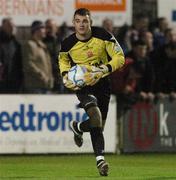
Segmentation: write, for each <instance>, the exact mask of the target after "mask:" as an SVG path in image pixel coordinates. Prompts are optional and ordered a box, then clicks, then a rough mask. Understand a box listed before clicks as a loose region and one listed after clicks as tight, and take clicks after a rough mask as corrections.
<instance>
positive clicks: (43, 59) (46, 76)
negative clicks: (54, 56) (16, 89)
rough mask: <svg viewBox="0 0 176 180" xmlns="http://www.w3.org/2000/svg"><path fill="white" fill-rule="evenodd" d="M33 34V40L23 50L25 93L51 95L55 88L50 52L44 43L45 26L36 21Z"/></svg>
mask: <svg viewBox="0 0 176 180" xmlns="http://www.w3.org/2000/svg"><path fill="white" fill-rule="evenodd" d="M31 34H32V38H31V40H29V41H27V42H26V43H25V44H24V49H23V70H24V92H25V93H49V92H51V90H52V88H53V74H52V63H51V58H50V54H49V51H48V49H47V47H46V45H45V44H44V43H43V42H42V40H43V38H44V37H45V26H44V24H43V23H42V22H41V21H34V22H33V23H32V26H31Z"/></svg>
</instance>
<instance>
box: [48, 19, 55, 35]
mask: <svg viewBox="0 0 176 180" xmlns="http://www.w3.org/2000/svg"><path fill="white" fill-rule="evenodd" d="M45 29H46V34H47V35H50V36H52V35H55V34H56V32H57V26H56V23H55V21H54V20H48V21H47V22H46V24H45Z"/></svg>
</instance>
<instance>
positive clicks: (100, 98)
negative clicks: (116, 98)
mask: <svg viewBox="0 0 176 180" xmlns="http://www.w3.org/2000/svg"><path fill="white" fill-rule="evenodd" d="M76 95H77V97H78V99H79V101H80V107H82V108H84V109H85V111H87V109H88V108H90V107H92V106H98V107H99V109H100V111H101V114H102V119H103V120H106V117H107V113H108V106H109V100H110V81H109V78H103V79H101V80H100V81H99V82H98V83H97V84H95V85H94V86H85V87H84V88H82V89H81V90H79V91H77V92H76Z"/></svg>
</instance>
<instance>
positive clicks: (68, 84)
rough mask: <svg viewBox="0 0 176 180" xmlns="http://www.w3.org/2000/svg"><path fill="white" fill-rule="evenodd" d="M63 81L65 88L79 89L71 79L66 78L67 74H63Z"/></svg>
mask: <svg viewBox="0 0 176 180" xmlns="http://www.w3.org/2000/svg"><path fill="white" fill-rule="evenodd" d="M63 83H64V86H65V87H66V88H68V89H71V90H73V91H76V90H79V89H80V88H79V87H78V86H76V85H75V84H73V83H72V81H70V80H69V79H68V75H67V74H65V75H64V76H63Z"/></svg>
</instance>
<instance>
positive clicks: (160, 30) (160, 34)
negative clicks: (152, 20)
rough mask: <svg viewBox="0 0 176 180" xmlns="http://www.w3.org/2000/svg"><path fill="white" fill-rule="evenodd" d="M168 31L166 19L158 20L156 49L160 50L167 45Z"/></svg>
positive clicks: (155, 31)
mask: <svg viewBox="0 0 176 180" xmlns="http://www.w3.org/2000/svg"><path fill="white" fill-rule="evenodd" d="M167 29H168V21H167V19H166V18H165V17H161V18H158V20H157V27H156V28H155V30H154V47H155V49H158V48H160V47H161V46H162V45H164V44H165V43H166V40H165V31H166V30H167Z"/></svg>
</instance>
